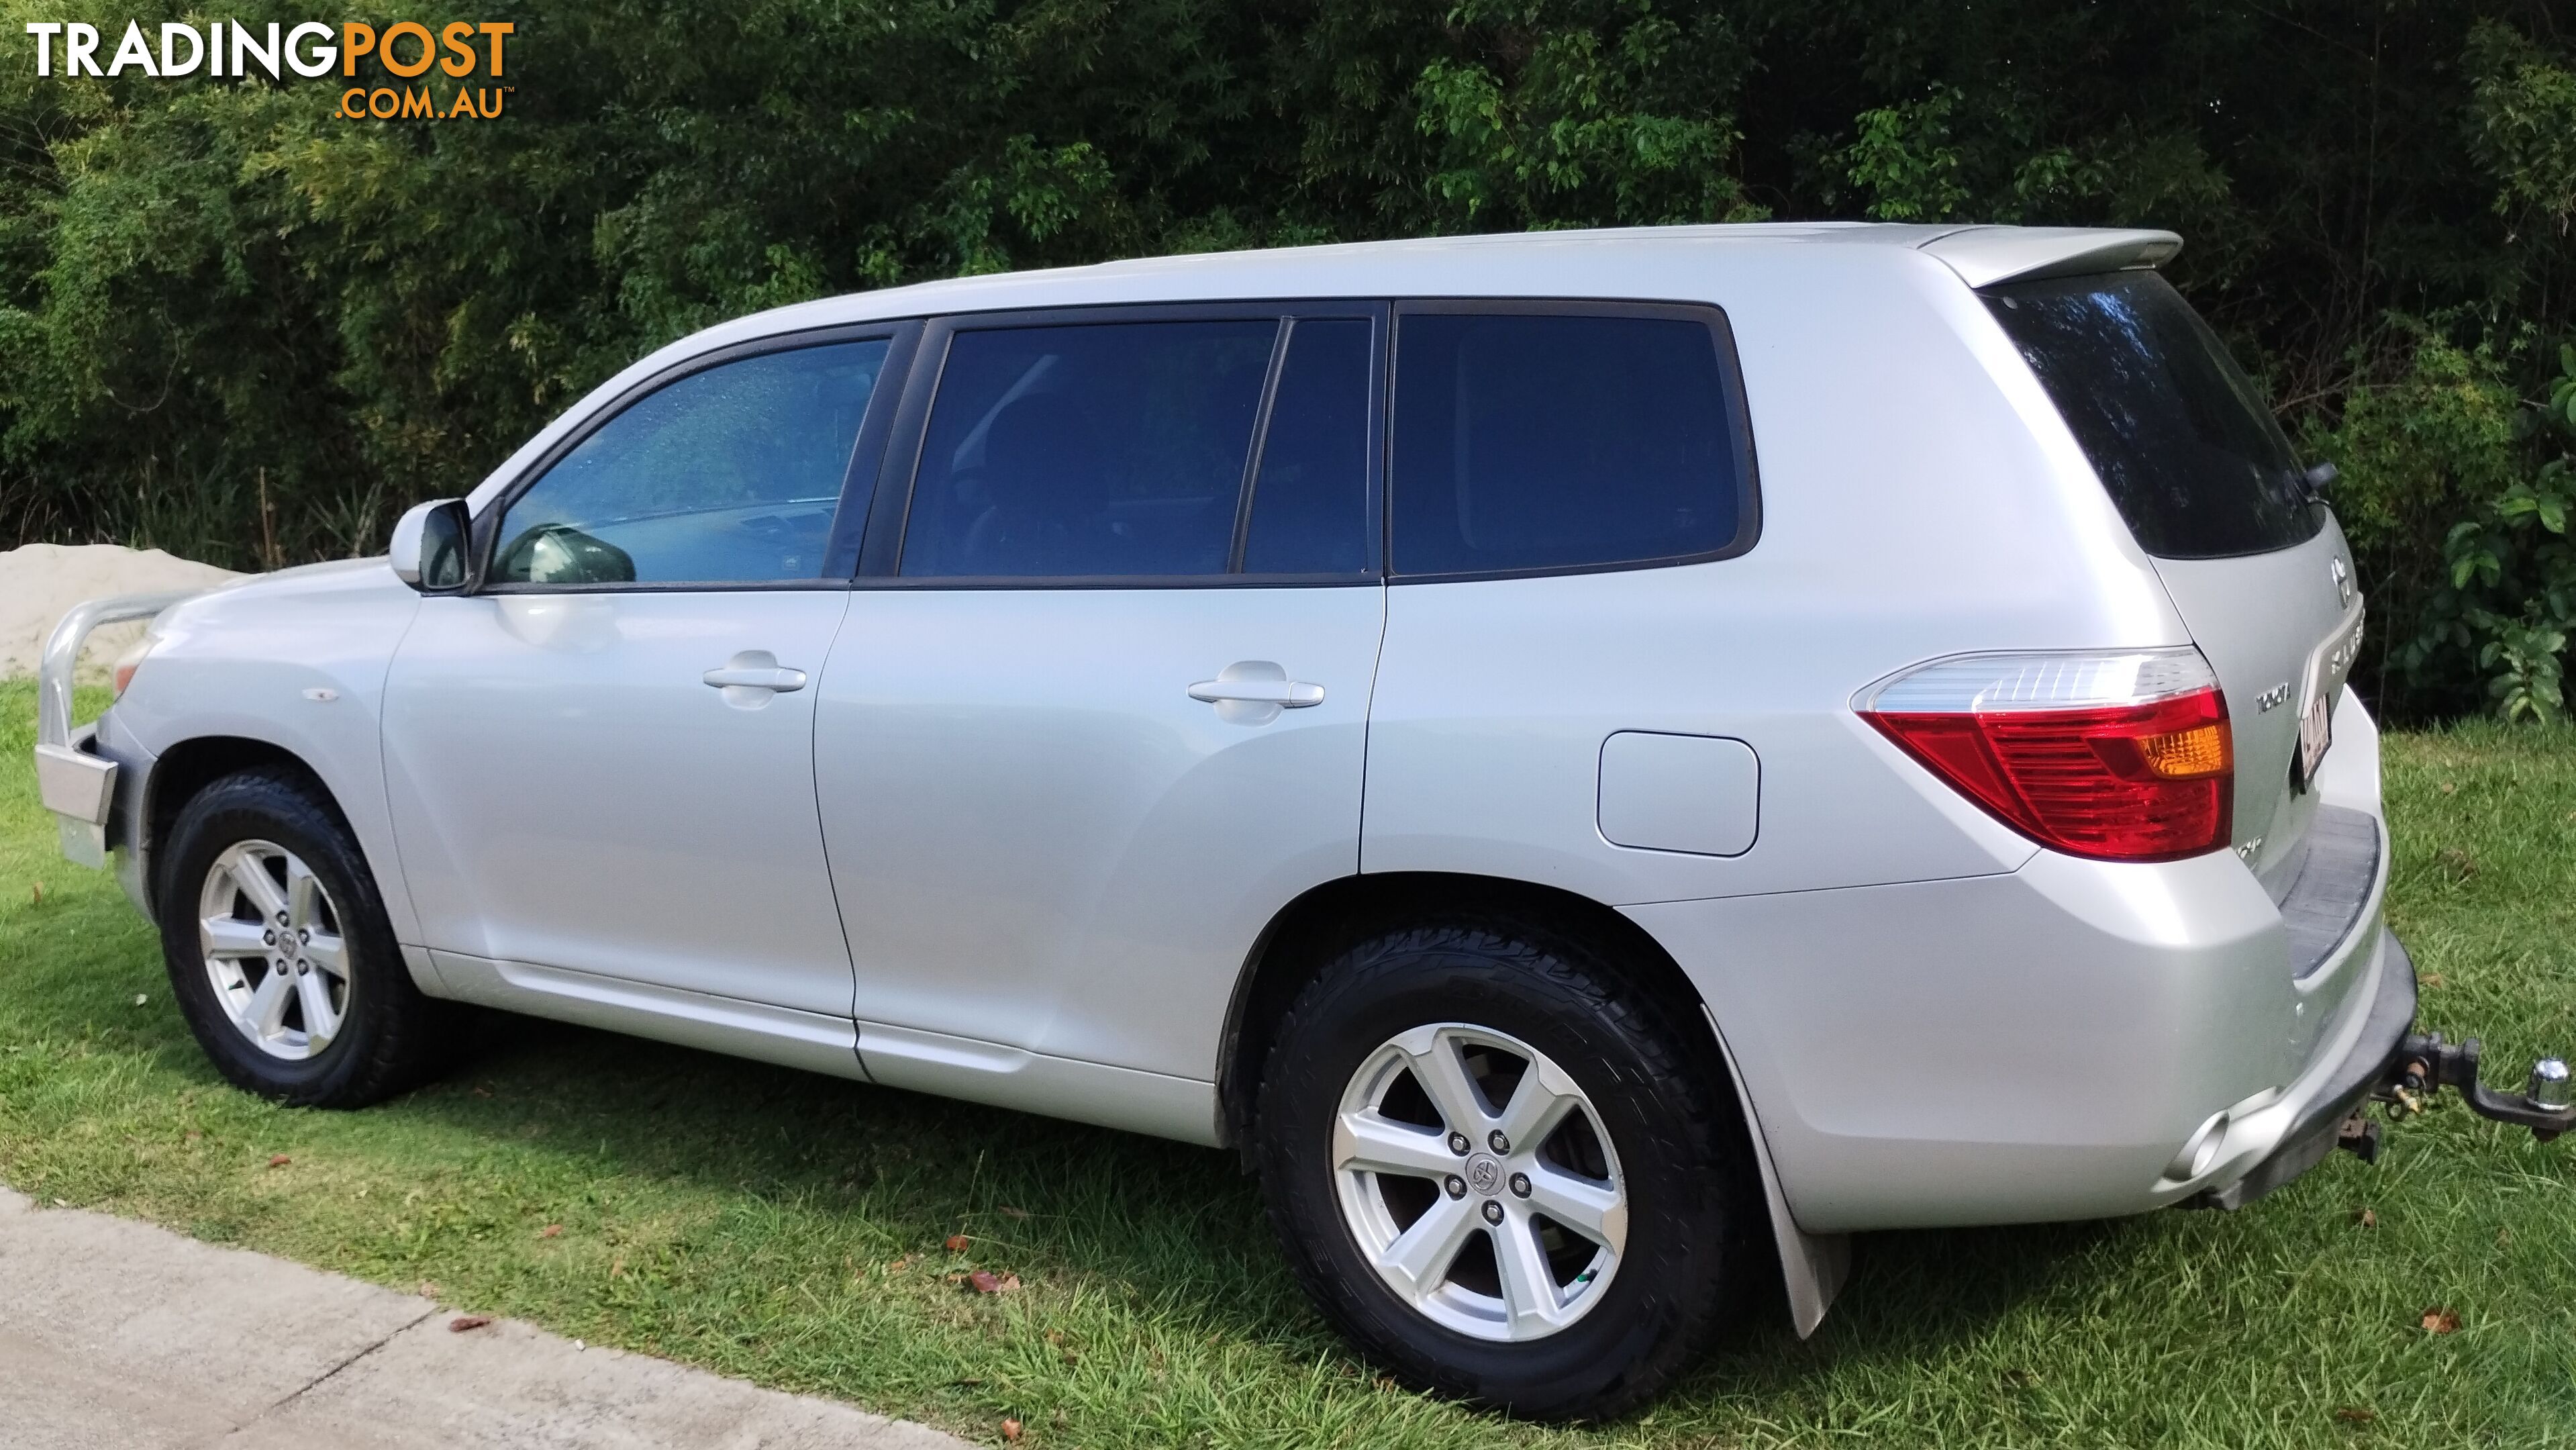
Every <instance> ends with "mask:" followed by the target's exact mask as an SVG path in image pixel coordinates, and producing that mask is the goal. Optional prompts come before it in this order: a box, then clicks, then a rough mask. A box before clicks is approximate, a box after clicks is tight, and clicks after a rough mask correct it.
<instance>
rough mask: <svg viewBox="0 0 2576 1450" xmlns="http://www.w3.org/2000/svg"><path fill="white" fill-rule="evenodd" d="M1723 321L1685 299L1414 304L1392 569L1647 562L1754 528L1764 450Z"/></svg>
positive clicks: (1470, 570)
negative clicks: (1683, 312) (1642, 304)
mask: <svg viewBox="0 0 2576 1450" xmlns="http://www.w3.org/2000/svg"><path fill="white" fill-rule="evenodd" d="M1720 335H1721V334H1720V332H1719V330H1718V329H1717V328H1715V327H1713V326H1712V325H1711V324H1710V323H1709V322H1707V321H1703V320H1698V319H1695V318H1690V317H1676V316H1640V315H1617V314H1612V315H1598V316H1594V315H1575V314H1573V313H1570V312H1569V313H1556V312H1527V311H1504V310H1500V309H1497V310H1496V311H1493V312H1482V313H1480V312H1473V311H1451V310H1446V309H1444V310H1441V311H1424V312H1408V313H1406V314H1404V315H1403V316H1402V317H1401V319H1400V320H1399V322H1398V323H1397V330H1396V361H1395V403H1394V419H1393V423H1394V428H1393V432H1394V437H1393V461H1392V467H1391V471H1390V476H1389V479H1388V488H1389V489H1390V491H1391V497H1392V506H1391V507H1392V524H1393V529H1392V540H1391V546H1392V550H1393V558H1392V560H1391V567H1392V569H1393V570H1394V571H1395V572H1398V573H1401V574H1409V575H1424V574H1485V573H1511V572H1519V571H1526V570H1543V569H1575V568H1588V567H1602V566H1615V565H1622V564H1643V563H1652V562H1662V561H1672V560H1682V559H1689V558H1705V557H1710V556H1715V555H1720V554H1723V553H1726V552H1729V551H1731V550H1734V549H1736V548H1738V547H1739V546H1740V544H1741V543H1743V542H1748V541H1749V535H1750V526H1751V524H1752V522H1753V508H1752V489H1751V483H1752V480H1751V467H1750V462H1749V454H1748V453H1747V450H1746V446H1745V445H1746V442H1747V440H1746V438H1745V433H1744V426H1743V420H1742V413H1741V409H1740V406H1739V405H1738V403H1737V401H1736V397H1735V394H1734V391H1733V389H1732V388H1731V387H1730V385H1729V380H1728V378H1727V376H1726V373H1725V370H1724V364H1723V362H1722V360H1721V358H1720V355H1719V339H1720Z"/></svg>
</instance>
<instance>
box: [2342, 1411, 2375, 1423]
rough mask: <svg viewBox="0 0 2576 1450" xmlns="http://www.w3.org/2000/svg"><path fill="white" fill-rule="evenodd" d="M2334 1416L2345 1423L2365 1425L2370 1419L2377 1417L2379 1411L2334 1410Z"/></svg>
mask: <svg viewBox="0 0 2576 1450" xmlns="http://www.w3.org/2000/svg"><path fill="white" fill-rule="evenodd" d="M2335 1418H2336V1419H2338V1420H2341V1421H2343V1422H2344V1423H2345V1424H2347V1425H2367V1424H2369V1423H2370V1422H2371V1421H2373V1420H2376V1419H2378V1418H2379V1412H2378V1411H2377V1410H2351V1409H2344V1410H2337V1411H2335Z"/></svg>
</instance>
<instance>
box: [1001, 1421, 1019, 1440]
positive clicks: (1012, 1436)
mask: <svg viewBox="0 0 2576 1450" xmlns="http://www.w3.org/2000/svg"><path fill="white" fill-rule="evenodd" d="M1002 1438H1003V1439H1005V1440H1017V1439H1018V1438H1020V1422H1019V1421H1017V1420H1004V1421H1003V1422H1002Z"/></svg>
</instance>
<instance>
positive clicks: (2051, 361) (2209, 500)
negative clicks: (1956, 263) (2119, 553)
mask: <svg viewBox="0 0 2576 1450" xmlns="http://www.w3.org/2000/svg"><path fill="white" fill-rule="evenodd" d="M1985 297H1986V305H1987V306H1988V307H1990V308H1992V309H1993V311H1994V314H1995V317H1996V319H1997V320H1998V321H2000V322H2002V323H2003V326H2004V331H2005V332H2006V333H2008V334H2010V335H2011V337H2012V340H2013V342H2014V343H2015V345H2017V346H2019V347H2020V348H2021V355H2022V356H2023V357H2025V358H2027V359H2029V360H2030V366H2031V370H2032V371H2033V372H2036V373H2038V374H2039V380H2040V382H2041V383H2042V384H2043V385H2045V386H2046V387H2047V389H2048V395H2049V397H2050V398H2052V399H2054V400H2055V401H2056V403H2057V410H2058V412H2060V413H2062V414H2064V415H2065V418H2066V426H2067V427H2068V428H2070V429H2072V430H2073V431H2074V434H2075V441H2076V442H2078V443H2080V444H2082V445H2083V447H2084V452H2085V455H2086V456H2087V457H2089V458H2090V459H2092V461H2093V471H2094V472H2095V473H2098V474H2100V475H2101V477H2102V484H2103V487H2105V488H2107V489H2109V490H2110V491H2111V502H2112V503H2113V504H2115V505H2117V506H2118V507H2119V510H2120V517H2122V518H2124V519H2126V520H2128V523H2129V530H2130V532H2132V533H2134V534H2136V535H2137V537H2138V546H2139V547H2140V548H2143V549H2145V550H2146V551H2147V552H2148V553H2150V554H2154V555H2157V556H2159V557H2162V558H2167V559H2214V558H2224V557H2227V556H2229V555H2235V554H2261V553H2268V552H2270V551H2271V550H2274V549H2286V548H2288V547H2290V546H2291V545H2293V544H2298V543H2304V542H2305V541H2307V540H2308V539H2310V538H2313V537H2314V536H2315V535H2316V532H2317V530H2318V529H2319V528H2321V527H2323V520H2322V519H2321V517H2320V516H2319V513H2318V510H2317V509H2315V508H2314V507H2312V506H2311V505H2310V504H2309V503H2308V501H2307V489H2306V484H2305V480H2304V479H2303V478H2302V477H2301V472H2300V468H2299V463H2298V458H2297V456H2296V455H2295V454H2293V453H2292V452H2291V451H2290V441H2289V439H2287V438H2285V437H2283V436H2282V434H2281V428H2280V425H2279V424H2278V423H2275V422H2274V421H2272V413H2271V410H2270V409H2269V408H2267V407H2265V406H2264V403H2263V398H2262V395H2261V394H2260V393H2259V392H2257V391H2256V390H2255V387H2254V382H2253V380H2252V379H2250V378H2248V377H2246V376H2245V372H2244V370H2243V369H2242V368H2239V367H2238V366H2236V362H2235V360H2234V359H2232V358H2230V357H2229V356H2228V355H2227V349H2226V347H2225V346H2224V345H2223V344H2221V343H2220V342H2219V340H2218V335H2217V334H2216V333H2213V332H2211V331H2210V330H2209V324H2207V323H2205V322H2203V321H2201V320H2200V316H2199V314H2197V313H2195V312H2193V311H2192V310H2191V304H2190V303H2188V302H2185V301H2183V300H2182V294H2181V293H2179V292H2176V291H2175V290H2174V289H2173V285H2172V284H2171V283H2169V282H2167V281H2165V280H2164V279H2163V278H2162V277H2159V276H2157V275H2156V274H2155V273H2153V272H2120V273H2114V274H2111V275H2108V276H2100V277H2075V278H2070V279H2067V280H2064V281H2056V282H2027V283H2022V284H2019V285H2016V286H2010V287H1996V288H1991V289H1989V290H1988V291H1987V292H1986V294H1985Z"/></svg>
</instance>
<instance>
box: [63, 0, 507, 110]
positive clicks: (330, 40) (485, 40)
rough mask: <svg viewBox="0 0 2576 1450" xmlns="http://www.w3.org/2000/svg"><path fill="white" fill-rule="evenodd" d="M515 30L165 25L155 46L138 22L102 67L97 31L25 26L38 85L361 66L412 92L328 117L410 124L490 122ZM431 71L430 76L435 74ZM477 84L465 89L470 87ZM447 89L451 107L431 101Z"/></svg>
mask: <svg viewBox="0 0 2576 1450" xmlns="http://www.w3.org/2000/svg"><path fill="white" fill-rule="evenodd" d="M517 30H518V27H517V26H516V25H513V24H511V23H510V22H508V21H497V22H495V21H474V20H455V21H449V22H447V23H446V24H443V25H437V26H430V25H424V24H422V23H420V22H419V21H416V20H404V21H398V22H396V23H395V24H392V25H388V26H386V27H384V29H383V30H381V31H379V30H378V29H377V28H376V27H374V26H372V25H359V24H354V23H353V24H346V25H337V26H332V25H325V24H323V23H322V22H321V21H318V20H308V21H306V22H304V23H303V24H301V25H297V26H292V27H287V26H281V25H277V24H275V23H271V24H269V25H268V26H266V27H264V28H263V29H258V30H255V29H253V28H251V27H250V26H247V25H244V24H242V23H241V22H240V21H238V20H234V21H224V20H216V21H211V22H209V23H208V24H207V25H206V26H205V27H204V28H203V29H199V28H198V27H196V26H194V25H182V24H180V23H178V22H177V21H168V22H165V23H164V24H163V25H162V26H161V28H160V32H159V37H158V38H159V41H160V43H159V44H158V45H157V46H156V45H154V44H153V37H152V36H150V35H148V34H147V33H146V32H145V30H144V27H143V22H141V21H139V20H133V21H128V22H126V26H125V36H124V38H123V39H122V40H119V41H118V42H117V44H116V48H115V49H114V50H113V51H112V52H110V53H109V54H108V56H107V58H106V59H105V60H101V59H99V52H100V50H101V48H102V46H103V44H104V37H103V36H101V35H100V34H99V29H98V27H97V26H95V25H90V24H86V23H84V22H81V21H78V20H31V21H29V22H27V34H28V36H29V37H31V38H32V39H33V40H34V42H35V48H36V74H38V75H40V76H54V75H61V76H66V77H69V76H101V77H105V76H121V75H124V74H126V73H127V72H129V71H132V72H139V73H140V74H143V75H147V76H155V77H158V78H160V79H163V80H177V79H181V78H184V77H188V76H197V75H203V76H206V77H208V78H211V79H217V80H220V79H224V78H226V77H231V78H234V79H240V78H244V77H248V76H250V75H253V74H257V73H260V72H265V73H266V74H267V75H268V78H269V79H271V80H281V81H282V80H284V79H286V77H287V75H288V74H290V73H291V74H293V75H297V76H303V77H308V78H314V77H321V76H326V75H330V74H331V73H332V72H334V71H337V72H338V73H339V75H340V78H341V79H343V80H349V79H354V78H356V77H357V75H358V72H359V62H361V61H365V62H367V69H368V71H369V72H371V73H372V74H373V75H375V76H377V77H380V78H383V79H389V80H392V81H407V82H416V84H410V85H391V84H377V85H359V86H349V87H346V88H344V89H343V90H341V92H340V96H339V107H338V109H337V110H335V111H334V112H333V113H332V114H334V115H336V116H339V117H340V118H341V119H343V120H349V121H364V120H370V119H373V120H378V121H390V120H395V119H415V120H428V121H446V120H460V121H461V120H474V121H490V120H496V119H498V118H499V116H500V114H501V110H502V107H503V106H504V105H505V104H506V102H507V100H508V98H509V94H510V92H511V91H512V90H514V89H516V88H515V87H512V86H504V85H498V84H493V83H494V82H497V81H499V80H500V79H501V76H502V74H503V66H504V64H505V62H506V59H507V57H506V55H505V42H507V41H508V40H509V38H510V37H511V36H512V35H513V34H515V33H517ZM433 68H434V69H433ZM477 79H479V80H481V81H482V82H484V83H483V84H480V85H472V86H469V85H465V84H462V82H465V81H468V80H477ZM451 85H452V86H453V91H454V95H453V98H452V99H449V100H446V101H445V102H444V103H442V102H441V100H440V97H439V95H438V92H441V91H447V90H449V89H450V87H451Z"/></svg>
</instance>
